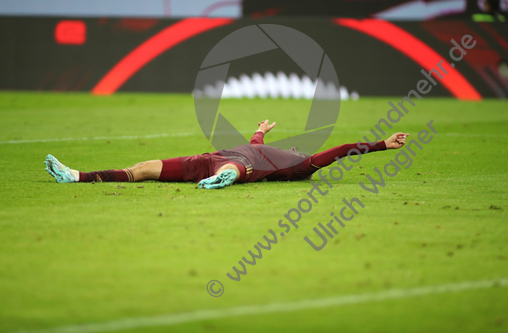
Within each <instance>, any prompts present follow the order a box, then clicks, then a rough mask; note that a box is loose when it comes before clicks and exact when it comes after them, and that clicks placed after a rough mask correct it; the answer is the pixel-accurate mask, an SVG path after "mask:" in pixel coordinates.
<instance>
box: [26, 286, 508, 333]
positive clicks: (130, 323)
mask: <svg viewBox="0 0 508 333" xmlns="http://www.w3.org/2000/svg"><path fill="white" fill-rule="evenodd" d="M506 285H508V279H506V278H503V279H497V280H483V281H468V282H461V283H453V284H445V285H439V286H428V287H417V288H411V289H394V290H389V291H382V292H378V293H373V294H359V295H347V296H337V297H330V298H321V299H309V300H302V301H297V302H289V303H278V304H276V303H275V304H266V305H253V306H240V307H235V308H228V309H218V310H199V311H194V312H184V313H174V314H168V315H161V316H153V317H139V318H126V319H120V320H115V321H110V322H104V323H93V324H84V325H71V326H61V327H55V328H50V329H45V330H32V331H18V332H16V333H95V332H112V331H120V330H127V329H135V328H142V327H154V326H171V325H178V324H183V323H188V322H194V321H200V320H207V319H212V320H213V319H220V318H227V317H236V316H247V315H259V314H271V313H279V312H292V311H300V310H308V309H320V308H327V307H332V306H341V305H349V304H359V303H370V302H380V301H385V300H392V299H401V298H409V297H418V296H425V295H432V294H443V293H450V292H460V291H464V290H472V289H489V288H496V287H504V286H506ZM203 292H204V291H203ZM226 297H227V296H226Z"/></svg>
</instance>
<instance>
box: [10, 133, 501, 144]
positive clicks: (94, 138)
mask: <svg viewBox="0 0 508 333" xmlns="http://www.w3.org/2000/svg"><path fill="white" fill-rule="evenodd" d="M239 132H240V133H242V134H254V132H255V131H239ZM277 132H283V133H301V131H297V130H277ZM340 133H345V134H362V135H365V134H368V135H369V136H368V137H369V138H371V137H372V134H371V133H370V132H369V131H340ZM340 133H335V135H337V134H340ZM333 134H334V133H332V135H333ZM195 135H203V133H202V132H189V133H162V134H149V135H124V136H92V137H86V138H55V139H34V140H10V141H0V145H7V144H21V143H44V142H60V141H99V140H137V139H154V138H155V139H156V138H171V137H181V136H195ZM439 135H446V136H464V137H467V136H471V137H508V134H488V133H486V134H473V133H470V134H468V133H439Z"/></svg>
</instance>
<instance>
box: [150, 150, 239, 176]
mask: <svg viewBox="0 0 508 333" xmlns="http://www.w3.org/2000/svg"><path fill="white" fill-rule="evenodd" d="M228 163H233V164H235V165H236V166H237V167H238V170H240V177H239V178H238V180H237V181H241V180H243V179H244V178H245V167H244V166H243V165H240V164H238V163H235V162H231V161H230V160H229V159H227V158H226V157H224V156H222V155H220V154H208V153H207V154H202V155H194V156H185V157H175V158H169V159H167V160H162V171H161V175H160V176H159V181H162V182H194V183H197V182H199V181H200V180H202V179H205V178H208V177H211V176H213V175H215V173H216V172H217V170H219V168H220V167H222V166H223V165H224V164H228Z"/></svg>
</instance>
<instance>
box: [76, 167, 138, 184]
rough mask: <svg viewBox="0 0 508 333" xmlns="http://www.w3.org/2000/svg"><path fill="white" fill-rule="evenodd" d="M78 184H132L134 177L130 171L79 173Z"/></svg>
mask: <svg viewBox="0 0 508 333" xmlns="http://www.w3.org/2000/svg"><path fill="white" fill-rule="evenodd" d="M79 182H80V183H91V182H96V183H100V182H134V175H133V173H132V170H131V169H123V170H103V171H92V172H80V173H79Z"/></svg>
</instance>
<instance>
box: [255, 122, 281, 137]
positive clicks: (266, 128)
mask: <svg viewBox="0 0 508 333" xmlns="http://www.w3.org/2000/svg"><path fill="white" fill-rule="evenodd" d="M275 124H277V123H276V122H273V123H272V124H271V125H270V123H269V122H268V119H267V120H265V121H262V122H258V126H259V129H258V130H257V131H258V132H263V133H264V134H266V133H268V132H270V131H271V130H272V128H274V127H275Z"/></svg>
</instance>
